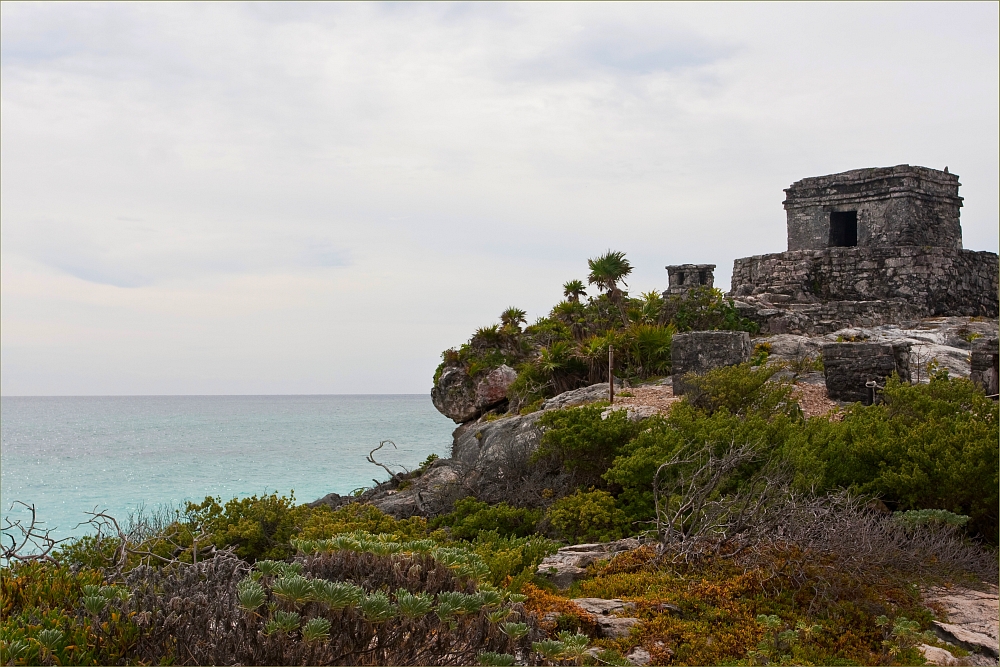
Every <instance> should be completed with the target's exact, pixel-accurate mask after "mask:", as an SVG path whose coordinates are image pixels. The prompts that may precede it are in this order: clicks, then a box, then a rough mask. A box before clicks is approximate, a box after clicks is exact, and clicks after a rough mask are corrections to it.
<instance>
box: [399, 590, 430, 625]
mask: <svg viewBox="0 0 1000 667" xmlns="http://www.w3.org/2000/svg"><path fill="white" fill-rule="evenodd" d="M396 604H397V605H399V612H400V613H401V614H402V615H403V616H405V617H407V618H420V617H421V616H423V615H425V614H427V613H428V612H430V610H431V608H432V607H433V606H434V598H432V597H431V596H429V595H426V594H424V593H411V592H409V591H408V590H406V589H405V588H400V589H399V590H398V591H396Z"/></svg>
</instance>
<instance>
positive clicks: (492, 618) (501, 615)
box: [486, 607, 511, 625]
mask: <svg viewBox="0 0 1000 667" xmlns="http://www.w3.org/2000/svg"><path fill="white" fill-rule="evenodd" d="M510 614H511V610H510V609H508V608H507V607H500V608H499V609H494V610H493V611H491V612H489V613H487V614H486V619H487V620H488V621H489V622H490V623H492V624H493V625H498V624H500V623H503V622H504V621H506V620H507V617H509V616H510Z"/></svg>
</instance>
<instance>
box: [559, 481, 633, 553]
mask: <svg viewBox="0 0 1000 667" xmlns="http://www.w3.org/2000/svg"><path fill="white" fill-rule="evenodd" d="M548 519H549V523H550V524H551V525H552V528H553V529H555V531H556V532H557V533H558V535H559V536H560V537H561V538H563V539H565V540H567V541H569V542H570V543H572V544H578V543H580V542H607V541H610V540H617V539H621V538H622V537H625V536H626V535H627V534H628V533H629V532H630V530H629V529H630V527H631V526H630V524H629V521H628V518H627V517H626V516H625V513H624V512H623V511H622V510H621V509H619V508H618V507H617V505H616V504H615V499H614V496H612V495H611V494H610V493H608V492H607V491H601V490H593V489H592V490H590V491H581V490H577V491H576V493H574V494H572V495H569V496H565V497H563V498H560V499H559V500H557V501H556V502H555V503H553V504H552V506H551V507H550V508H549V511H548Z"/></svg>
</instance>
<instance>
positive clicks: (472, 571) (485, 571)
mask: <svg viewBox="0 0 1000 667" xmlns="http://www.w3.org/2000/svg"><path fill="white" fill-rule="evenodd" d="M456 572H457V573H458V575H459V576H461V577H469V578H471V579H475V580H476V581H482V580H483V579H485V578H486V577H488V576H490V566H489V565H487V564H486V563H484V562H483V561H481V560H479V559H478V558H470V559H469V560H468V562H465V563H462V564H461V565H460V566H459V567H458V569H457V570H456Z"/></svg>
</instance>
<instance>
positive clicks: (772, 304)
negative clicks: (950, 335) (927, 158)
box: [671, 164, 998, 333]
mask: <svg viewBox="0 0 1000 667" xmlns="http://www.w3.org/2000/svg"><path fill="white" fill-rule="evenodd" d="M959 185H960V183H959V182H958V176H957V175H955V174H951V173H948V170H947V168H945V170H944V171H938V170H936V169H929V168H927V167H911V166H910V165H905V164H904V165H898V166H895V167H884V168H871V169H855V170H852V171H846V172H843V173H840V174H832V175H829V176H818V177H813V178H804V179H802V180H801V181H797V182H795V183H793V184H792V185H791V187H789V188H788V189H787V190H785V194H786V198H785V201H784V207H785V211H786V215H787V227H788V250H787V251H786V252H781V253H773V254H769V255H755V256H753V257H744V258H742V259H737V260H736V261H735V263H734V265H733V279H732V291H731V292H730V296H731V297H733V298H734V299H736V300H737V302H738V303H737V305H738V306H739V308H740V310H741V312H742V313H743V314H744V315H745V316H749V317H751V318H753V319H755V320H756V321H757V322H758V324H760V325H761V330H762V332H770V333H785V332H787V333H827V332H831V331H836V330H838V329H841V328H843V327H847V326H874V325H878V324H887V323H898V322H903V321H906V320H913V319H918V318H921V317H928V316H935V315H981V316H987V317H997V314H998V299H997V277H998V258H997V255H996V254H995V253H991V252H977V251H973V250H965V249H963V248H962V227H961V224H960V222H959V211H960V209H961V207H962V198H961V197H959V196H958V188H959ZM671 287H673V280H671Z"/></svg>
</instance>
